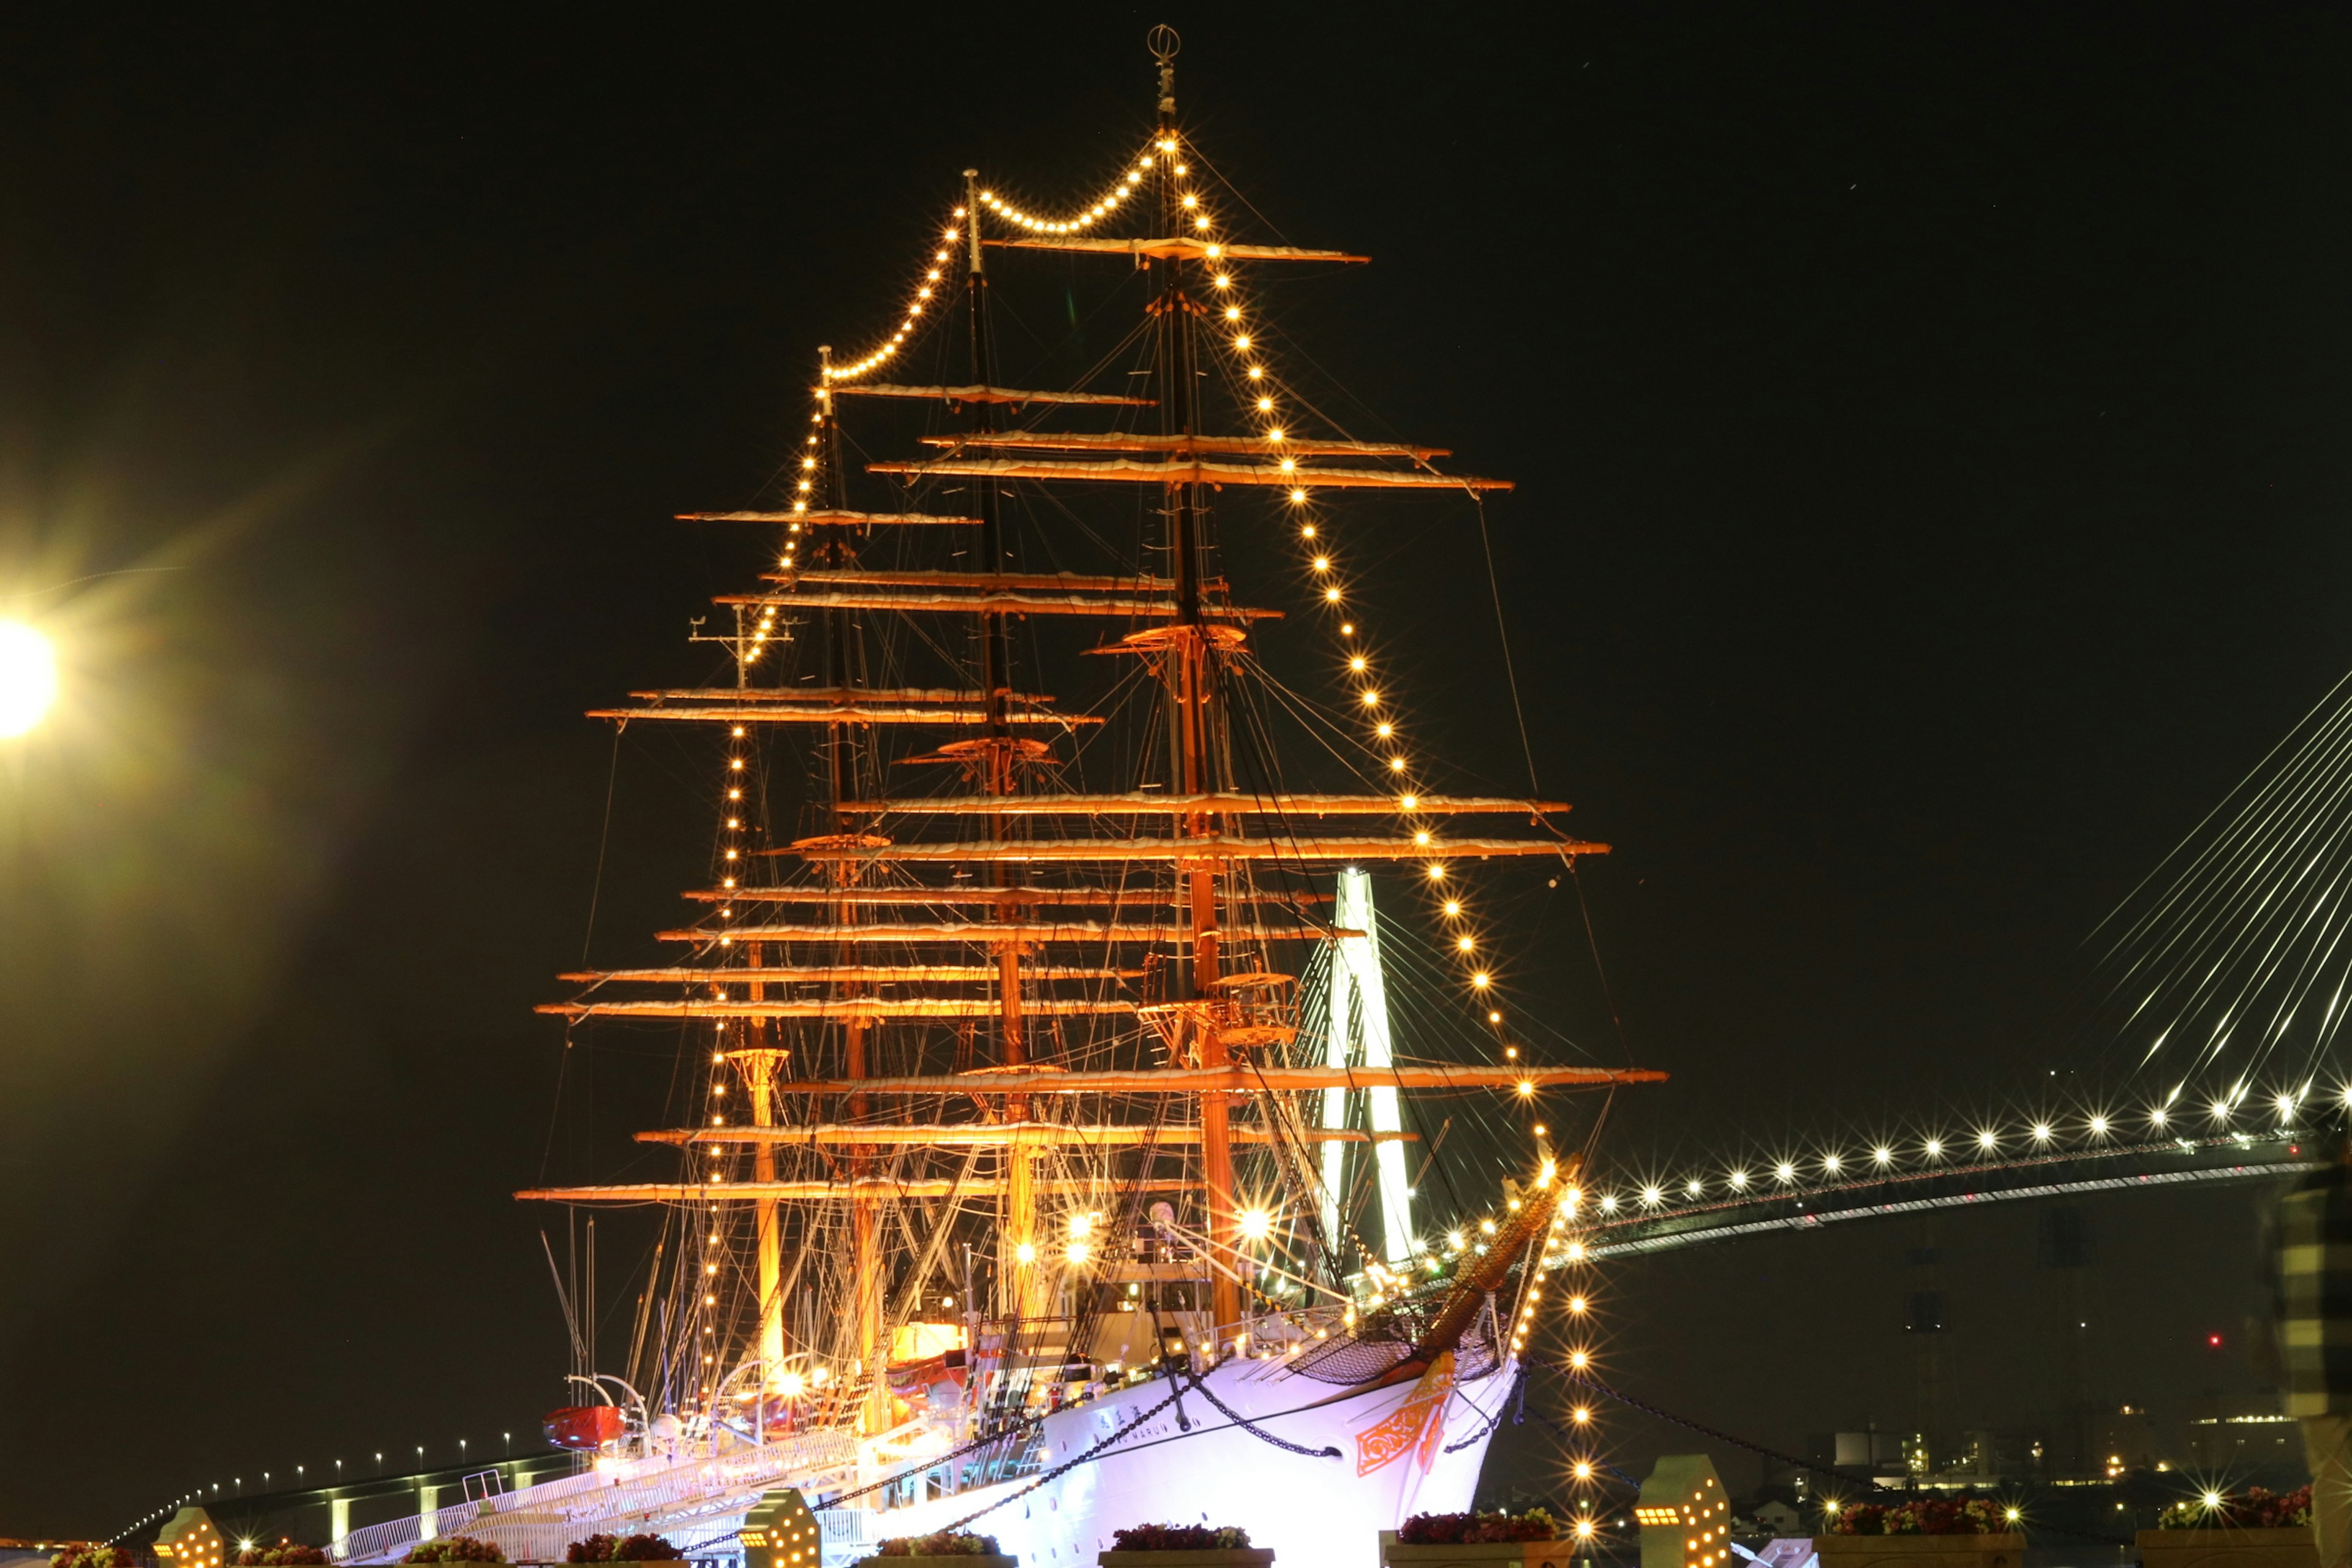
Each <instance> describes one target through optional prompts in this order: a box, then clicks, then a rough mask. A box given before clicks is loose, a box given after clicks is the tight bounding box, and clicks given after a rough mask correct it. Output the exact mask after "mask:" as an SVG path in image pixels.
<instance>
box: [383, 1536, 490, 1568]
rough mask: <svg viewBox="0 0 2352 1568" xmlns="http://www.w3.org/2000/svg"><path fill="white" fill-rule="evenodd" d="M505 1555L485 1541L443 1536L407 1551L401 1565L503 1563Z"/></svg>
mask: <svg viewBox="0 0 2352 1568" xmlns="http://www.w3.org/2000/svg"><path fill="white" fill-rule="evenodd" d="M506 1560H507V1554H506V1553H505V1552H501V1551H499V1549H498V1547H497V1546H495V1545H493V1544H492V1543H491V1542H487V1541H477V1540H476V1539H475V1538H474V1537H472V1536H470V1535H445V1536H443V1537H442V1538H441V1539H440V1540H438V1541H420V1542H417V1543H416V1544H415V1546H412V1547H410V1548H409V1549H408V1555H407V1556H405V1557H404V1558H402V1559H401V1561H402V1562H403V1563H503V1562H505V1561H506Z"/></svg>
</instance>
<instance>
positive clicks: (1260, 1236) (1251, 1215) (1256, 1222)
mask: <svg viewBox="0 0 2352 1568" xmlns="http://www.w3.org/2000/svg"><path fill="white" fill-rule="evenodd" d="M1241 1232H1242V1239H1243V1240H1244V1241H1264V1240H1265V1238H1266V1237H1269V1236H1272V1235H1273V1234H1274V1215H1271V1214H1268V1213H1267V1212H1266V1211H1265V1210H1264V1209H1244V1210H1243V1211H1242V1213H1241Z"/></svg>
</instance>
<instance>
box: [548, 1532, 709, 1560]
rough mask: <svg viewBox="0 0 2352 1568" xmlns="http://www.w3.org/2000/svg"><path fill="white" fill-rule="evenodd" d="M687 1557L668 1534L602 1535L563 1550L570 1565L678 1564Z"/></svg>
mask: <svg viewBox="0 0 2352 1568" xmlns="http://www.w3.org/2000/svg"><path fill="white" fill-rule="evenodd" d="M685 1556H686V1553H685V1552H680V1551H679V1550H678V1549H677V1547H675V1546H672V1545H671V1544H670V1543H669V1538H668V1537H667V1536H665V1535H604V1534H602V1533H599V1534H595V1535H592V1536H590V1537H589V1538H588V1539H587V1540H585V1541H575V1542H572V1544H571V1545H569V1546H567V1547H565V1548H564V1549H563V1560H564V1561H565V1562H566V1563H677V1562H679V1561H681V1560H682V1559H684V1557H685Z"/></svg>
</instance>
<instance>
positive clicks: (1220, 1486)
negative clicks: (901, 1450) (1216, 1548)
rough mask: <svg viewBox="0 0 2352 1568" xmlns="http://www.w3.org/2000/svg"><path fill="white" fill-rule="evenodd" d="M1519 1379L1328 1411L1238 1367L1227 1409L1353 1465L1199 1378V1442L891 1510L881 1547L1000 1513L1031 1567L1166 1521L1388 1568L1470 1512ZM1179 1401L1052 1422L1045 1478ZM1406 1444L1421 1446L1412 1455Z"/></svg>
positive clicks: (1193, 1413)
mask: <svg viewBox="0 0 2352 1568" xmlns="http://www.w3.org/2000/svg"><path fill="white" fill-rule="evenodd" d="M1516 1373H1517V1364H1516V1363H1511V1362H1506V1363H1503V1364H1502V1365H1501V1366H1500V1367H1498V1368H1496V1370H1495V1371H1494V1372H1493V1373H1490V1374H1488V1375H1486V1376H1485V1377H1481V1378H1479V1379H1478V1380H1477V1381H1476V1382H1475V1383H1469V1384H1462V1385H1460V1386H1457V1387H1454V1388H1453V1389H1452V1390H1451V1392H1450V1394H1447V1395H1446V1396H1445V1397H1444V1398H1443V1400H1442V1401H1438V1400H1433V1399H1432V1398H1430V1397H1428V1396H1427V1395H1425V1394H1424V1395H1423V1404H1422V1405H1421V1407H1420V1408H1418V1409H1416V1410H1412V1411H1404V1410H1403V1407H1404V1406H1405V1405H1407V1403H1408V1402H1409V1401H1412V1400H1413V1399H1414V1398H1415V1397H1416V1394H1419V1393H1421V1391H1420V1389H1419V1388H1418V1386H1417V1385H1416V1384H1412V1383H1404V1384H1398V1385H1396V1386H1394V1387H1390V1388H1382V1389H1378V1390H1374V1391H1372V1392H1370V1393H1367V1394H1354V1395H1351V1396H1348V1397H1344V1398H1340V1399H1339V1400H1337V1401H1336V1402H1333V1403H1329V1404H1318V1403H1317V1402H1318V1401H1323V1400H1329V1399H1331V1398H1332V1396H1333V1395H1334V1394H1338V1393H1339V1392H1340V1391H1339V1390H1338V1389H1336V1388H1334V1387H1333V1386H1332V1385H1331V1384H1327V1383H1318V1382H1317V1381H1316V1380H1314V1379H1313V1378H1309V1377H1302V1376H1297V1375H1295V1374H1292V1373H1289V1372H1288V1369H1287V1368H1286V1367H1285V1366H1284V1364H1283V1363H1280V1362H1254V1361H1234V1362H1228V1363H1225V1364H1224V1365H1223V1366H1220V1367H1218V1368H1216V1369H1215V1370H1214V1371H1213V1372H1211V1373H1208V1374H1207V1376H1206V1382H1207V1384H1208V1386H1209V1388H1210V1390H1211V1391H1212V1392H1213V1393H1214V1394H1216V1395H1217V1397H1218V1398H1219V1399H1222V1400H1223V1401H1224V1403H1225V1404H1226V1405H1230V1406H1231V1407H1232V1408H1233V1409H1234V1411H1236V1412H1237V1413H1239V1414H1240V1415H1244V1416H1246V1417H1248V1418H1249V1419H1250V1420H1251V1421H1252V1422H1253V1423H1254V1424H1255V1425H1256V1426H1259V1427H1261V1428H1262V1429H1263V1430H1265V1432H1267V1433H1270V1434H1272V1435H1273V1436H1277V1437H1281V1438H1283V1439H1285V1440H1286V1441H1287V1442H1291V1443H1297V1444H1299V1445H1300V1446H1302V1447H1307V1448H1309V1449H1320V1448H1325V1447H1331V1448H1337V1449H1338V1450H1339V1455H1340V1457H1339V1458H1320V1457H1318V1458H1309V1457H1307V1456H1306V1455H1302V1454H1295V1453H1292V1452H1289V1451H1288V1450H1286V1449H1284V1448H1280V1447H1276V1446H1275V1445H1273V1444H1271V1443H1268V1442H1266V1441H1265V1439H1264V1438H1262V1437H1260V1436H1257V1435H1256V1434H1255V1433H1254V1432H1252V1431H1251V1430H1249V1429H1248V1428H1247V1427H1244V1426H1236V1425H1234V1423H1233V1422H1232V1421H1231V1420H1229V1419H1228V1418H1227V1417H1226V1416H1225V1415H1223V1413H1221V1412H1220V1411H1218V1410H1217V1409H1216V1407H1215V1406H1213V1405H1211V1404H1210V1403H1209V1402H1208V1401H1207V1400H1205V1399H1203V1398H1202V1397H1201V1395H1200V1394H1199V1392H1198V1391H1197V1390H1195V1389H1193V1388H1192V1385H1191V1384H1190V1383H1189V1381H1188V1382H1187V1384H1186V1386H1185V1394H1184V1398H1183V1400H1182V1405H1183V1412H1184V1415H1185V1416H1186V1417H1188V1418H1189V1419H1190V1420H1191V1422H1192V1430H1191V1431H1190V1432H1189V1433H1188V1432H1186V1431H1185V1430H1184V1429H1183V1428H1182V1426H1181V1425H1180V1424H1179V1422H1178V1419H1177V1413H1176V1409H1175V1407H1173V1406H1171V1407H1170V1408H1168V1409H1165V1410H1162V1411H1160V1413H1159V1414H1157V1415H1153V1416H1152V1417H1151V1418H1150V1420H1149V1421H1147V1422H1145V1423H1144V1424H1143V1425H1142V1426H1140V1427H1139V1428H1137V1429H1136V1430H1135V1431H1134V1432H1133V1433H1131V1434H1129V1436H1126V1437H1124V1438H1122V1439H1121V1440H1120V1441H1118V1443H1116V1444H1114V1445H1113V1446H1111V1447H1108V1448H1107V1449H1105V1450H1103V1452H1102V1453H1101V1454H1099V1455H1098V1456H1097V1458H1093V1459H1091V1460H1089V1461H1088V1462H1087V1463H1085V1464H1082V1465H1079V1466H1077V1467H1076V1468H1073V1469H1071V1470H1069V1471H1068V1472H1067V1473H1066V1474H1064V1475H1061V1476H1058V1477H1056V1478H1055V1479H1052V1480H1050V1481H1047V1482H1045V1484H1044V1485H1042V1486H1035V1482H1034V1477H1032V1478H1029V1479H1019V1480H1013V1481H1005V1482H1001V1483H998V1484H996V1485H992V1486H988V1487H982V1488H974V1489H971V1490H967V1491H963V1492H961V1493H957V1494H955V1495H952V1496H948V1497H941V1498H936V1499H931V1500H927V1501H922V1502H917V1503H912V1504H908V1505H906V1506H903V1507H899V1508H894V1509H889V1510H883V1511H880V1512H877V1514H876V1516H875V1518H874V1521H873V1538H874V1539H877V1540H878V1539H880V1538H883V1537H888V1536H898V1535H921V1534H927V1533H929V1532H930V1531H935V1530H940V1529H944V1528H946V1527H947V1526H949V1525H950V1524H953V1523H955V1522H956V1521H960V1520H962V1519H964V1518H965V1517H967V1516H968V1515H971V1514H972V1513H975V1512H978V1511H979V1510H982V1509H988V1508H989V1506H990V1505H991V1504H992V1503H998V1504H1001V1506H998V1507H996V1508H993V1509H992V1510H990V1511H989V1512H987V1513H985V1514H983V1515H982V1517H980V1518H979V1519H976V1520H973V1521H971V1524H970V1525H968V1526H966V1527H965V1528H967V1529H970V1530H971V1531H976V1532H978V1533H981V1534H984V1535H993V1536H995V1537H996V1539H997V1540H998V1542H1000V1543H1002V1544H1003V1548H1004V1549H1005V1550H1006V1551H1007V1552H1015V1553H1017V1554H1019V1556H1020V1559H1021V1562H1022V1563H1023V1568H1092V1564H1093V1563H1094V1561H1095V1553H1096V1552H1101V1551H1105V1550H1107V1549H1108V1548H1109V1546H1110V1544H1111V1531H1114V1530H1118V1529H1123V1528H1125V1527H1126V1526H1129V1525H1134V1524H1155V1523H1164V1524H1212V1525H1227V1524H1231V1525H1239V1526H1241V1527H1242V1528H1243V1529H1244V1530H1246V1531H1249V1533H1250V1542H1251V1544H1252V1545H1255V1546H1270V1547H1272V1548H1273V1549H1274V1550H1275V1552H1276V1561H1277V1562H1278V1563H1285V1564H1291V1565H1294V1568H1298V1565H1306V1564H1313V1565H1316V1568H1325V1565H1328V1568H1376V1565H1377V1564H1378V1563H1379V1561H1380V1531H1383V1530H1394V1529H1395V1528H1396V1527H1397V1525H1398V1524H1399V1523H1400V1522H1402V1521H1404V1520H1405V1519H1407V1518H1409V1517H1411V1516H1412V1515H1413V1514H1416V1513H1445V1512H1459V1511H1462V1510H1466V1509H1468V1508H1469V1506H1470V1501H1471V1497H1472V1494H1473V1493H1474V1492H1475V1490H1476V1489H1477V1485H1478V1470H1479V1467H1480V1466H1481V1465H1482V1464H1484V1463H1485V1461H1486V1445H1487V1443H1488V1441H1489V1440H1490V1439H1491V1437H1492V1436H1493V1430H1492V1429H1493V1426H1494V1424H1495V1421H1496V1416H1497V1415H1498V1414H1500V1411H1499V1409H1498V1407H1499V1406H1500V1405H1502V1403H1503V1402H1504V1401H1505V1400H1506V1399H1507V1397H1508V1395H1509V1392H1510V1389H1511V1385H1512V1383H1513V1381H1514V1378H1515V1375H1516ZM1169 1392H1170V1390H1169V1385H1168V1384H1167V1383H1165V1382H1157V1381H1156V1382H1152V1383H1146V1384H1139V1385H1137V1386H1136V1387H1133V1388H1129V1389H1125V1390H1122V1391H1120V1392H1118V1393H1116V1394H1108V1395H1106V1396H1104V1397H1103V1398H1100V1399H1097V1400H1095V1401H1092V1402H1090V1403H1088V1404H1087V1405H1081V1406H1079V1407H1077V1408H1076V1409H1073V1410H1066V1411H1062V1412H1059V1413H1057V1414H1055V1415H1051V1416H1048V1417H1047V1418H1046V1420H1045V1445H1046V1447H1048V1448H1049V1449H1050V1451H1051V1452H1050V1455H1049V1457H1047V1458H1045V1459H1044V1460H1043V1461H1042V1463H1043V1468H1046V1469H1051V1468H1054V1467H1055V1466H1056V1465H1059V1464H1061V1463H1063V1462H1064V1461H1065V1460H1067V1459H1069V1458H1074V1457H1076V1455H1078V1454H1080V1453H1083V1452H1084V1451H1086V1450H1087V1448H1088V1447H1091V1446H1092V1445H1093V1444H1095V1443H1096V1442H1097V1441H1099V1440H1100V1439H1101V1438H1103V1437H1105V1436H1109V1435H1110V1434H1111V1433H1113V1432H1115V1431H1117V1430H1118V1428H1119V1427H1120V1426H1122V1425H1123V1424H1124V1423H1126V1422H1129V1421H1131V1420H1133V1419H1134V1417H1135V1416H1136V1415H1138V1414H1139V1413H1140V1412H1142V1411H1145V1410H1149V1409H1150V1408H1151V1407H1152V1406H1153V1405H1158V1404H1160V1402H1161V1401H1162V1400H1164V1399H1166V1398H1167V1397H1168V1394H1169ZM1431 1393H1434V1391H1433V1390H1432V1391H1431ZM1303 1406H1312V1407H1311V1408H1302V1407H1303ZM1401 1412H1402V1415H1401V1414H1400V1413H1401ZM1392 1418H1393V1419H1392ZM1383 1423H1388V1425H1387V1426H1385V1427H1384V1426H1383ZM1432 1426H1434V1430H1432ZM1376 1429H1379V1430H1377V1431H1376ZM1401 1435H1402V1436H1406V1437H1408V1438H1409V1439H1410V1440H1409V1441H1407V1442H1406V1443H1405V1444H1404V1445H1403V1446H1402V1448H1400V1447H1398V1443H1397V1440H1398V1438H1399V1436H1401ZM1367 1438H1369V1443H1367V1442H1365V1441H1360V1440H1363V1439H1367ZM1455 1445H1459V1447H1455ZM1449 1449H1452V1450H1453V1451H1451V1452H1449V1451H1448V1450H1449ZM1033 1486H1035V1489H1034V1490H1030V1488H1031V1487H1033ZM831 1555H832V1554H831V1553H828V1559H830V1557H831ZM855 1555H856V1553H855V1552H851V1553H846V1554H845V1555H844V1560H845V1561H846V1560H847V1558H848V1557H850V1556H855Z"/></svg>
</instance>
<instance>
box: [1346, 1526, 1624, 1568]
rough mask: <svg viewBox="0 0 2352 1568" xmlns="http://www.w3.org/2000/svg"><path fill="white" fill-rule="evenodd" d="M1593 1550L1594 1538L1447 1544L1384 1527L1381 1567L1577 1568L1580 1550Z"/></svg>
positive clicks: (1382, 1532)
mask: <svg viewBox="0 0 2352 1568" xmlns="http://www.w3.org/2000/svg"><path fill="white" fill-rule="evenodd" d="M1578 1552H1583V1553H1584V1554H1585V1555H1586V1556H1591V1553H1592V1543H1591V1542H1589V1541H1588V1542H1575V1541H1461V1542H1453V1543H1451V1544H1447V1545H1442V1546H1441V1545H1427V1544H1423V1543H1420V1542H1401V1541H1399V1540H1398V1539H1397V1538H1396V1531H1393V1530H1383V1531H1381V1568H1408V1565H1410V1568H1456V1565H1457V1564H1458V1565H1460V1568H1473V1565H1474V1564H1475V1568H1496V1565H1498V1564H1503V1563H1509V1564H1513V1565H1515V1568H1576V1563H1577V1553H1578Z"/></svg>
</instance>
